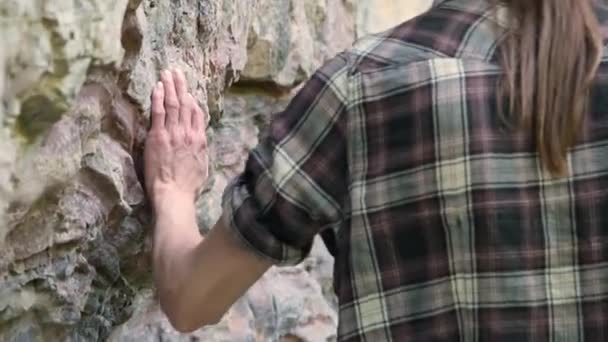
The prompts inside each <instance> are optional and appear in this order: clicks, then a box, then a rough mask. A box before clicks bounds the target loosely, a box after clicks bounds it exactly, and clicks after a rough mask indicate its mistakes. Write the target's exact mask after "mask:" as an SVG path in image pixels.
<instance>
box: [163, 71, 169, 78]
mask: <svg viewBox="0 0 608 342" xmlns="http://www.w3.org/2000/svg"><path fill="white" fill-rule="evenodd" d="M163 75H164V76H165V77H171V71H169V70H163Z"/></svg>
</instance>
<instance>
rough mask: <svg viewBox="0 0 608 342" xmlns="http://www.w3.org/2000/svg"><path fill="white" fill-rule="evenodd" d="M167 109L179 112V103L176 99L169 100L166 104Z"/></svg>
mask: <svg viewBox="0 0 608 342" xmlns="http://www.w3.org/2000/svg"><path fill="white" fill-rule="evenodd" d="M165 107H167V109H169V110H178V109H179V102H178V101H176V100H175V99H169V100H167V101H166V102H165Z"/></svg>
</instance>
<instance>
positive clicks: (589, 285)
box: [223, 0, 608, 342]
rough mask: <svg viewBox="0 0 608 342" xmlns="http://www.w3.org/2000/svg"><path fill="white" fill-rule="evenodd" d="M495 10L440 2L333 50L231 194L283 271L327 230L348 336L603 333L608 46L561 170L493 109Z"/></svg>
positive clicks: (607, 258)
mask: <svg viewBox="0 0 608 342" xmlns="http://www.w3.org/2000/svg"><path fill="white" fill-rule="evenodd" d="M556 1H559V0H556ZM488 3H489V1H484V0H445V1H443V2H439V3H438V4H436V6H434V7H433V8H432V9H431V10H430V11H428V12H427V13H425V14H423V15H421V16H419V17H417V18H415V19H414V20H412V21H409V22H407V23H404V24H402V25H400V26H398V27H396V28H394V29H392V30H390V31H387V32H385V33H382V34H379V35H375V36H370V37H367V38H364V39H362V40H361V41H359V42H358V43H357V44H356V45H355V47H354V48H353V49H351V50H349V51H347V52H344V53H342V54H341V55H339V56H337V57H336V58H334V59H333V60H331V61H329V62H328V63H327V64H326V65H325V66H323V67H322V68H321V69H320V70H319V71H318V72H317V73H316V74H315V75H314V76H313V77H312V78H311V79H310V81H308V82H307V84H306V85H305V86H304V87H303V89H302V90H301V91H300V92H299V93H298V94H297V96H296V97H295V98H294V99H293V101H292V102H291V104H290V105H289V106H288V107H287V108H286V110H285V111H284V112H282V113H280V114H278V115H277V116H276V117H275V118H274V121H273V123H272V125H271V128H270V131H269V133H268V137H267V139H265V140H264V142H262V143H261V144H260V146H259V147H258V148H257V149H255V150H254V151H253V152H252V154H251V157H250V158H249V161H248V163H247V165H246V170H245V172H244V173H243V174H242V176H241V177H239V178H238V179H237V180H236V181H235V182H233V183H232V184H231V186H230V187H229V188H228V189H227V191H226V193H225V195H224V216H223V217H224V220H226V221H227V223H229V225H230V226H231V227H232V228H233V230H234V231H235V232H237V233H238V234H237V235H238V236H239V237H240V238H241V240H242V241H243V243H244V244H246V245H247V246H248V247H249V248H251V249H252V250H253V251H255V252H257V253H259V254H260V255H262V256H264V257H267V258H270V259H272V260H273V261H275V262H276V263H277V264H282V265H286V264H296V263H298V262H300V261H301V260H302V259H303V258H304V257H306V255H307V254H308V252H309V250H310V248H311V244H312V241H313V237H314V236H315V235H317V234H319V233H320V234H322V236H323V238H324V240H325V243H326V244H327V246H328V248H329V249H330V251H331V252H332V253H333V254H334V255H335V284H334V286H335V291H336V293H337V295H338V298H339V303H340V306H339V317H340V324H339V331H338V339H339V340H340V341H489V340H490V341H494V342H498V341H581V340H589V341H608V113H607V110H608V54H607V56H606V57H605V61H604V62H603V63H602V65H601V67H600V70H599V72H598V77H597V81H596V87H595V89H594V91H593V96H592V104H591V107H590V110H589V112H588V115H587V116H586V123H585V127H584V133H583V138H582V141H581V142H580V144H579V145H578V146H577V147H576V148H574V149H572V150H571V152H570V154H569V157H568V158H569V160H568V161H569V168H570V175H571V176H570V177H569V178H565V179H551V178H549V177H547V176H546V175H544V174H543V173H542V172H541V171H540V163H539V159H538V156H537V153H536V152H535V147H534V141H533V137H532V136H531V134H530V132H523V131H516V130H508V129H505V128H504V127H503V125H502V124H503V122H502V121H501V120H499V118H498V115H497V113H496V107H497V99H496V97H497V94H496V89H497V82H498V79H499V78H500V75H501V72H502V69H501V67H500V65H499V63H498V58H497V55H498V52H497V40H498V37H499V36H500V35H501V34H502V33H504V32H505V27H504V23H502V22H503V21H502V20H500V18H501V11H498V13H496V11H495V9H493V8H491V7H490V5H489V4H488ZM495 14H496V15H495ZM598 14H599V15H600V19H602V22H604V21H603V18H605V17H606V16H605V13H604V11H603V10H602V9H601V8H598ZM564 48H567V47H564Z"/></svg>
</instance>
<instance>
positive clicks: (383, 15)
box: [356, 0, 433, 37]
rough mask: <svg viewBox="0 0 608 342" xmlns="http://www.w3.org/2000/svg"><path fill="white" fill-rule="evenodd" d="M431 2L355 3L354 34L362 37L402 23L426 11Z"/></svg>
mask: <svg viewBox="0 0 608 342" xmlns="http://www.w3.org/2000/svg"><path fill="white" fill-rule="evenodd" d="M432 3H433V0H408V1H403V0H365V1H358V2H357V11H356V33H357V37H362V36H365V35H367V34H370V33H377V32H381V31H384V30H387V29H390V28H391V27H393V26H396V25H398V24H400V23H402V22H403V21H404V20H407V19H410V18H413V17H415V16H416V15H418V14H420V13H422V12H424V11H425V10H427V9H428V8H429V7H430V6H431V4H432Z"/></svg>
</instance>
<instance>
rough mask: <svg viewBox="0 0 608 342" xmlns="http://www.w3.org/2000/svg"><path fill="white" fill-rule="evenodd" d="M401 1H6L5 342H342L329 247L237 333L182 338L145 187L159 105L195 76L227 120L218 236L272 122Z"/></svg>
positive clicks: (219, 121) (242, 317) (216, 182)
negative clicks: (161, 96)
mask: <svg viewBox="0 0 608 342" xmlns="http://www.w3.org/2000/svg"><path fill="white" fill-rule="evenodd" d="M388 3H391V2H390V1H376V0H362V1H354V0H238V1H234V0H179V1H161V0H79V1H48V0H4V1H0V40H1V41H2V42H3V46H4V47H5V48H3V49H0V98H1V101H0V151H2V153H0V341H98V340H99V341H105V340H111V341H181V340H184V341H192V340H202V341H331V340H334V339H335V336H336V328H337V324H338V322H337V313H336V299H335V297H334V295H333V293H332V271H333V260H332V258H331V256H330V255H329V254H328V253H327V251H326V250H325V248H324V247H323V245H322V243H321V242H318V243H317V244H316V245H315V247H314V248H313V252H312V254H311V257H310V258H309V259H307V260H306V261H305V262H303V263H302V264H301V265H299V266H297V267H290V268H273V269H271V270H270V271H269V272H268V273H267V274H266V275H265V276H264V277H263V278H262V279H261V280H260V281H259V282H258V283H257V284H256V285H255V286H254V287H253V288H252V289H251V290H250V291H249V292H248V293H247V294H246V295H245V296H243V298H241V299H240V300H239V302H238V303H237V304H236V305H235V306H234V307H233V309H232V310H231V311H230V312H229V313H227V315H226V316H225V318H224V319H223V320H222V322H221V323H220V324H218V325H216V326H212V327H207V328H205V329H201V330H199V331H197V332H195V333H193V334H187V335H181V334H178V333H176V332H175V331H174V330H173V329H172V328H171V326H170V324H169V323H168V321H167V320H166V318H165V317H164V315H163V314H162V313H161V312H160V310H159V307H158V304H157V300H156V298H155V293H154V289H153V284H152V279H151V264H150V258H149V257H150V251H151V244H150V237H151V227H150V223H151V222H150V221H151V218H150V213H149V209H148V208H147V203H146V198H145V194H144V191H143V186H142V181H143V180H142V178H141V163H142V160H141V157H142V147H143V142H144V140H145V135H146V130H147V126H148V110H149V106H150V101H149V93H150V89H151V88H152V86H153V84H154V83H155V82H156V80H157V79H158V72H159V71H160V70H161V69H162V68H165V67H179V68H182V69H183V70H184V71H185V72H186V74H187V77H188V82H189V86H190V89H191V91H192V92H193V94H194V95H195V97H196V98H197V99H198V101H199V103H200V104H201V106H202V107H203V108H205V109H207V110H208V112H209V113H210V116H209V118H208V119H209V120H208V121H209V129H208V135H209V139H210V153H211V155H212V156H211V160H212V169H211V177H210V182H209V184H208V185H207V187H206V188H205V189H204V190H203V193H202V194H201V196H200V200H199V202H198V220H199V225H200V228H201V231H202V232H206V231H208V230H209V229H210V228H211V227H212V226H213V224H214V223H215V221H216V220H217V219H218V218H219V216H220V214H221V212H220V198H221V195H222V192H223V190H224V188H225V186H226V185H227V183H228V182H229V181H230V180H231V179H232V178H233V177H235V176H236V175H238V174H239V173H240V172H241V171H242V168H243V166H244V163H245V160H246V158H247V156H248V152H249V151H250V150H251V149H252V148H254V147H255V146H256V144H257V142H258V140H259V138H260V137H261V136H262V135H263V134H264V131H265V129H266V128H267V127H268V123H269V122H270V120H271V118H272V115H273V113H276V112H279V111H281V110H282V109H283V108H284V107H285V105H286V104H287V103H288V101H289V99H290V98H291V96H293V94H294V93H295V92H296V91H297V89H298V86H299V85H300V84H301V83H302V82H303V81H304V80H306V78H308V77H309V76H310V75H311V74H312V73H313V72H314V70H315V69H316V68H318V67H319V66H320V65H321V64H322V63H323V62H324V61H325V60H326V59H328V58H330V57H332V56H333V55H335V54H336V53H338V52H340V51H341V50H344V49H346V48H348V46H350V44H351V43H352V41H353V40H354V39H355V36H356V33H355V32H359V33H361V32H368V31H372V30H374V29H376V28H378V27H376V26H373V25H372V24H373V23H374V22H375V21H374V20H371V19H370V18H372V17H373V15H374V14H373V13H375V12H377V11H384V13H388V12H390V10H388V7H386V6H388V5H387V4H388ZM393 3H396V1H394V2H393ZM378 6H380V7H378ZM408 6H410V7H411V5H408ZM404 13H405V12H404ZM408 13H410V12H408ZM362 18H367V19H365V20H364V19H362ZM379 18H384V17H383V16H380V17H379ZM381 20H382V21H384V19H381ZM370 23H372V24H370ZM235 83H236V84H235ZM233 84H235V85H234V86H233V87H232V88H230V86H232V85H233Z"/></svg>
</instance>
